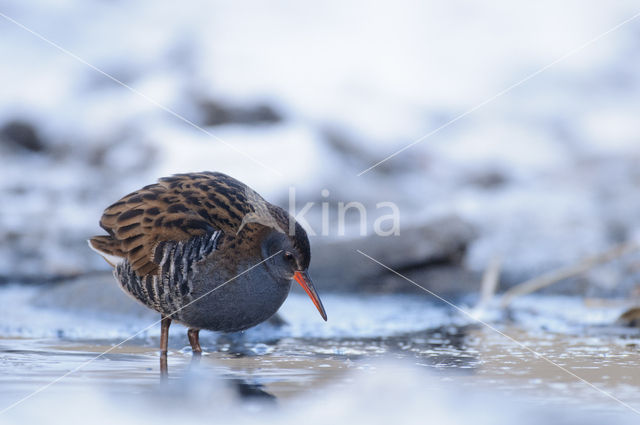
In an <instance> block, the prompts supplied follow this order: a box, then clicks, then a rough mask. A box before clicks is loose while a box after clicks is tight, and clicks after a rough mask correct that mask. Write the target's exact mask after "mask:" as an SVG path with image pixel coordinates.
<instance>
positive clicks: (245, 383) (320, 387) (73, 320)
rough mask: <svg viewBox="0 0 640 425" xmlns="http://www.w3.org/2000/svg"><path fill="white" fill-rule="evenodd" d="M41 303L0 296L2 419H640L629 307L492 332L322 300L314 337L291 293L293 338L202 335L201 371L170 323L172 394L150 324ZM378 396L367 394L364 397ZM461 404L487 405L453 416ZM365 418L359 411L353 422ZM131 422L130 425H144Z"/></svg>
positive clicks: (408, 301)
mask: <svg viewBox="0 0 640 425" xmlns="http://www.w3.org/2000/svg"><path fill="white" fill-rule="evenodd" d="M36 291H38V289H37V288H23V287H9V288H3V289H2V290H1V291H0V297H1V298H0V299H1V300H2V303H3V304H2V306H1V307H3V310H4V311H5V312H7V313H8V314H7V318H6V319H5V320H4V321H3V324H2V328H0V329H1V333H0V335H1V336H0V370H1V371H2V374H1V375H0V410H1V409H5V408H7V407H8V406H12V404H13V403H16V402H18V404H17V405H15V406H13V407H11V409H10V410H8V411H7V412H5V413H4V415H6V416H5V417H6V418H9V419H15V420H16V421H21V420H24V418H25V417H28V418H31V419H34V418H35V419H37V418H40V419H42V418H45V417H46V416H47V414H48V413H47V412H49V411H58V410H59V407H60V405H59V403H60V400H66V401H68V400H71V399H76V398H77V397H80V398H81V399H82V398H83V397H84V398H86V397H87V394H92V396H91V397H90V399H89V400H85V401H83V406H86V407H87V409H89V410H91V411H94V410H100V408H101V407H102V408H105V406H107V407H106V408H105V409H106V411H108V412H109V413H107V414H106V416H104V417H103V419H105V421H106V419H107V418H109V420H112V419H113V417H112V414H113V408H118V410H120V409H124V408H125V407H126V406H129V404H131V403H132V400H138V401H137V402H135V403H134V404H135V405H136V406H138V407H139V405H140V404H142V405H145V403H147V404H150V405H157V404H158V403H160V405H161V406H160V407H159V410H157V411H154V414H160V413H159V412H162V411H163V410H162V409H164V408H166V406H164V407H162V405H163V404H164V402H162V400H164V397H165V396H166V395H167V394H170V397H169V398H170V399H172V400H176V399H177V400H181V403H185V404H188V405H189V406H190V408H189V409H186V410H185V411H180V410H179V409H178V411H177V412H176V414H179V415H181V417H182V418H189V417H191V416H194V418H195V417H196V416H198V415H199V414H200V413H201V412H203V411H207V409H209V408H210V407H211V406H210V405H211V404H212V402H211V400H216V402H215V403H214V405H215V406H217V408H218V409H220V407H219V405H220V402H219V400H221V399H222V400H225V402H224V403H225V406H227V407H228V406H236V408H237V409H240V410H241V411H243V412H245V410H246V406H247V400H250V402H249V403H250V405H251V406H255V405H254V404H253V403H254V402H256V401H258V402H260V401H262V402H265V403H266V405H267V406H270V405H277V406H278V407H277V408H276V409H275V411H277V412H278V413H274V412H273V411H271V410H272V409H271V407H264V406H263V404H262V403H258V405H259V406H262V407H260V408H259V409H258V410H260V411H263V410H262V409H267V411H268V412H269V413H268V416H269V418H272V419H273V420H274V421H280V420H286V419H289V420H291V418H293V417H295V414H296V413H294V410H295V409H293V407H292V406H297V405H300V403H302V404H304V405H305V406H307V408H309V406H311V408H316V409H318V408H320V407H319V406H318V404H321V405H322V406H324V407H323V408H322V409H321V411H322V412H323V414H326V413H327V409H329V410H331V409H335V408H336V406H342V407H338V409H343V410H342V411H343V413H345V412H353V409H354V408H356V407H357V406H361V405H364V406H371V409H372V412H375V410H376V406H383V405H384V403H391V402H393V403H392V405H393V406H394V408H395V407H396V406H404V408H403V409H402V412H398V413H396V416H395V418H396V419H404V420H406V421H408V420H409V419H415V418H414V416H415V415H416V414H418V413H416V412H420V411H421V409H425V411H429V412H433V411H434V409H436V406H433V405H431V403H433V399H434V395H433V394H437V397H443V398H444V399H445V401H444V405H446V404H447V403H448V402H450V403H451V404H452V406H453V407H452V408H450V409H444V410H442V412H440V414H441V417H440V420H442V421H444V422H445V423H449V422H450V423H461V422H467V421H468V420H472V419H473V420H474V422H477V421H478V418H479V417H484V416H482V414H485V415H486V417H487V418H489V417H491V418H492V419H493V420H494V421H495V422H493V423H509V421H510V420H511V418H512V415H513V416H516V417H521V416H522V415H521V413H522V411H530V413H529V414H528V415H527V417H528V418H529V419H531V420H532V423H536V422H539V420H542V419H541V418H542V415H545V414H549V412H551V414H552V416H553V417H555V418H559V417H566V418H569V419H576V418H585V420H587V421H588V420H590V419H594V416H593V414H597V415H598V418H600V417H607V418H615V419H616V420H619V421H625V420H628V421H629V423H633V422H634V420H635V421H637V419H638V417H637V415H639V414H640V413H638V412H634V411H633V410H634V409H640V348H639V343H640V333H639V332H638V330H636V329H631V328H624V327H619V326H614V325H613V324H612V323H613V322H614V320H615V318H616V317H617V316H618V315H619V314H620V312H621V311H622V310H623V309H624V308H625V305H624V304H623V303H618V302H615V301H610V302H604V303H600V304H596V305H594V304H593V303H585V302H584V301H583V300H580V299H577V298H568V297H550V296H546V297H545V296H529V297H525V298H522V299H520V300H518V301H517V302H516V303H515V305H514V308H513V309H511V310H510V311H509V312H508V314H505V313H503V312H499V311H498V310H496V309H494V310H488V311H486V312H485V313H484V314H483V315H482V317H483V319H484V320H486V321H487V324H489V325H490V326H491V327H494V328H493V329H491V328H490V327H488V326H485V325H484V324H481V323H478V322H476V321H473V320H470V319H469V318H466V317H464V316H461V315H459V314H455V313H454V312H452V311H451V309H450V308H448V307H447V306H444V305H441V304H435V303H433V302H432V301H431V300H429V299H428V297H427V296H424V297H421V296H377V297H376V296H370V297H366V298H361V297H355V296H338V295H329V296H325V297H324V298H325V305H326V306H327V310H328V313H329V322H327V323H324V322H322V320H321V319H320V318H318V317H315V316H316V315H317V313H316V312H315V311H314V310H313V306H312V305H311V304H310V303H309V302H308V300H307V299H306V298H305V297H304V296H300V295H298V294H292V296H291V297H290V299H289V300H288V301H287V303H285V306H284V307H283V309H282V310H281V314H282V316H283V318H284V319H285V320H286V322H287V323H288V324H286V325H284V326H273V325H261V326H260V327H257V328H254V329H252V330H249V331H247V332H245V333H242V334H233V335H217V334H214V333H205V332H203V335H202V341H201V342H202V344H203V349H204V350H205V355H204V356H203V357H202V358H201V360H200V361H199V362H197V363H195V362H194V361H193V360H192V356H191V352H190V348H189V347H188V343H187V339H186V330H185V329H184V328H183V327H181V326H179V325H172V327H171V338H170V352H169V356H168V362H169V381H168V382H167V383H161V380H160V376H159V360H158V351H157V350H158V349H157V347H158V334H159V326H158V325H157V324H154V321H155V316H152V315H150V316H147V315H145V314H142V316H140V315H139V314H138V313H136V314H130V315H128V314H119V315H110V314H106V313H99V314H89V313H86V312H82V311H80V312H79V311H76V310H74V309H72V308H66V309H59V308H55V307H47V308H44V307H41V306H38V307H36V306H33V304H30V303H29V300H32V299H33V298H32V297H33V295H34V294H35V293H37V292H36ZM149 325H152V326H151V327H149ZM146 327H149V328H148V329H147V330H145V331H143V332H141V333H139V334H138V335H136V333H137V332H138V331H139V330H140V329H144V328H146ZM132 335H136V336H134V337H132V338H131V339H129V340H127V341H126V342H124V343H122V341H123V340H125V339H127V338H129V337H131V336H132ZM516 341H517V342H516ZM118 344H120V345H118ZM519 344H522V345H519ZM529 349H530V350H532V351H534V352H535V353H534V352H531V351H529ZM105 351H109V352H107V353H106V354H102V353H104V352H105ZM536 353H538V354H540V355H542V356H544V358H542V357H539V356H538V355H536ZM54 381H55V383H53V384H51V383H52V382H54ZM202 385H205V387H206V388H205V389H204V390H203V388H202ZM44 386H46V388H45V389H44V390H42V391H40V390H41V389H42V388H43V387H44ZM377 386H380V387H381V388H382V389H381V390H380V391H377V392H370V393H367V391H366V389H363V388H365V387H366V388H367V389H369V388H376V387H377ZM212 388H213V389H212ZM37 391H40V392H38V393H36V394H35V395H33V394H34V392H37ZM387 391H388V393H387ZM176 394H178V395H176ZM381 396H383V398H384V400H383V401H380V400H379V397H381ZM24 397H28V399H26V400H24V401H20V400H22V399H23V398H24ZM140 397H143V399H144V401H142V400H139V399H140ZM461 397H463V398H461ZM484 397H488V401H486V400H485V399H484ZM194 400H195V401H194ZM319 400H322V402H320V401H319ZM415 400H419V401H420V402H419V404H417V405H414V404H412V403H418V402H417V401H415ZM447 400H448V401H447ZM474 400H475V401H474ZM478 400H480V401H478ZM505 400H508V401H509V403H508V406H506V405H505V404H504V401H505ZM407 403H411V404H410V405H408V406H407ZM456 403H459V405H460V406H463V407H464V406H466V405H467V404H469V405H470V406H475V405H479V406H482V407H477V406H476V407H475V408H469V409H467V408H464V409H460V411H459V412H458V411H457V410H458V408H457V407H455V406H456ZM441 405H442V403H439V404H438V406H441ZM129 407H130V406H129ZM127 408H128V407H127ZM540 408H544V409H542V410H540ZM292 409H293V410H292ZM474 409H475V410H474ZM80 410H82V409H80ZM125 410H126V409H125ZM386 410H389V409H386ZM386 410H385V412H386ZM436 410H437V409H436ZM251 411H253V410H251V409H249V412H251ZM367 411H368V408H365V409H364V410H363V409H362V408H357V412H358V413H359V414H365V415H366V414H367ZM479 411H480V412H482V414H481V413H479ZM74 412H75V410H74ZM216 412H218V413H216V414H224V415H233V417H234V418H235V417H236V414H237V412H236V411H234V410H233V409H232V411H226V410H225V412H226V413H220V412H219V411H216ZM554 412H555V413H554ZM63 413H64V410H63ZM66 413H67V414H69V415H71V413H70V412H66ZM165 413H166V412H165ZM165 413H162V414H163V415H164V414H165ZM245 413H246V412H245ZM556 413H557V415H556ZM73 414H77V412H75V413H73ZM139 414H140V412H137V413H135V412H134V413H131V414H127V415H126V418H129V419H131V418H137V419H136V420H137V421H138V422H139V419H141V418H139V417H138V416H139ZM166 414H168V413H166ZM345 414H346V413H345ZM382 414H383V413H382V412H378V413H376V414H373V413H372V414H371V415H372V416H371V418H370V419H376V418H378V419H379V418H381V417H382V416H380V415H382ZM398 415H399V416H398ZM558 415H559V416H558ZM66 417H67V416H65V415H64V414H63V415H62V416H60V417H59V419H60V422H64V421H65V420H66V419H64V418H66ZM152 417H153V415H152V416H144V415H143V418H142V419H144V418H146V419H150V418H152ZM501 418H502V420H503V421H501ZM63 419H64V420H63ZM245 419H247V420H249V421H250V417H249V418H245ZM265 420H266V419H265ZM594 420H595V419H594ZM54 422H55V421H54ZM587 423H589V422H587ZM594 423H596V422H594Z"/></svg>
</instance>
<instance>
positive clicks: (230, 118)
mask: <svg viewBox="0 0 640 425" xmlns="http://www.w3.org/2000/svg"><path fill="white" fill-rule="evenodd" d="M198 109H199V111H200V114H201V122H202V125H205V126H215V125H224V124H243V125H261V124H275V123H278V122H280V121H282V116H281V115H280V113H278V111H276V110H275V109H274V108H273V107H271V106H270V105H267V104H257V105H254V106H234V105H227V104H223V103H221V102H218V101H215V100H211V99H208V100H203V101H200V102H199V103H198Z"/></svg>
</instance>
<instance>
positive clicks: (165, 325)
mask: <svg viewBox="0 0 640 425" xmlns="http://www.w3.org/2000/svg"><path fill="white" fill-rule="evenodd" d="M169 326H171V318H170V317H166V316H162V320H160V376H161V377H162V378H163V379H166V378H167V377H168V376H169V368H168V366H167V348H168V345H169Z"/></svg>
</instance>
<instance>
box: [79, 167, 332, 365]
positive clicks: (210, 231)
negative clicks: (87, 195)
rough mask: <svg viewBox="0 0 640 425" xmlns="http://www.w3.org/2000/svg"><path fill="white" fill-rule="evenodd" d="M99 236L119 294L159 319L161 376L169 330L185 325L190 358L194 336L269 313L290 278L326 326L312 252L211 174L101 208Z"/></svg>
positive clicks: (288, 227)
mask: <svg viewBox="0 0 640 425" xmlns="http://www.w3.org/2000/svg"><path fill="white" fill-rule="evenodd" d="M100 227H102V228H103V229H104V230H105V231H106V232H107V235H99V236H94V237H92V238H90V239H89V241H88V242H89V246H90V248H91V249H93V250H94V251H96V252H97V253H98V254H100V255H101V256H102V257H103V258H104V259H105V260H106V261H107V262H108V263H109V264H110V265H111V266H112V267H113V269H114V270H113V274H114V277H115V278H116V280H117V281H118V283H119V285H120V287H121V288H122V289H123V290H124V292H125V293H127V294H128V295H130V296H131V297H133V298H134V299H135V300H136V301H138V302H140V303H142V304H143V305H145V306H146V307H149V308H151V309H153V310H155V311H156V312H158V313H160V317H161V318H160V323H161V332H160V354H161V370H162V369H163V367H162V366H163V363H162V359H163V358H164V371H165V372H166V356H167V349H168V337H169V326H170V325H171V322H172V321H174V320H175V321H176V322H178V323H181V324H183V325H185V326H186V327H187V328H188V331H187V336H188V339H189V343H190V345H191V348H192V352H193V354H194V356H196V355H198V356H199V355H200V354H201V353H202V348H201V346H200V342H199V332H200V330H202V329H204V330H211V331H219V332H236V331H242V330H245V329H248V328H250V327H252V326H255V325H257V324H259V323H261V322H263V321H265V320H267V319H269V318H270V317H271V316H273V315H274V314H275V313H276V312H277V311H278V309H279V308H280V306H281V305H282V304H283V303H284V301H285V299H286V298H287V296H288V294H289V291H290V288H291V283H292V281H293V280H295V281H296V282H297V283H298V284H299V285H300V286H302V288H303V289H304V291H305V292H306V293H307V294H308V296H309V297H310V298H311V300H312V302H313V304H314V305H315V307H316V308H317V310H318V311H319V312H320V315H321V316H322V318H323V319H324V320H325V321H326V320H327V314H326V312H325V309H324V306H323V304H322V301H321V299H320V296H319V295H318V292H317V291H316V289H315V286H314V284H313V281H312V280H311V277H310V276H309V271H308V269H309V263H310V260H311V249H310V244H309V238H308V237H307V233H306V232H305V230H304V229H303V228H302V226H301V225H300V224H299V223H297V222H296V220H295V218H294V217H292V216H291V215H290V214H289V213H288V212H287V211H285V210H284V209H283V208H281V207H278V206H276V205H273V204H271V203H269V202H267V201H266V200H265V199H264V198H262V197H261V196H260V195H259V194H258V193H256V192H255V191H254V190H253V189H251V188H250V187H249V186H247V185H245V184H244V183H242V182H240V181H238V180H236V179H235V178H233V177H230V176H228V175H226V174H223V173H219V172H210V171H204V172H198V173H183V174H175V175H172V176H170V177H164V178H160V179H158V180H157V182H156V183H154V184H150V185H147V186H144V187H143V188H142V189H139V190H136V191H134V192H132V193H130V194H128V195H126V196H124V197H123V198H121V199H120V200H119V201H117V202H115V203H114V204H112V205H110V206H109V207H107V208H106V209H105V211H104V213H103V215H102V218H101V219H100Z"/></svg>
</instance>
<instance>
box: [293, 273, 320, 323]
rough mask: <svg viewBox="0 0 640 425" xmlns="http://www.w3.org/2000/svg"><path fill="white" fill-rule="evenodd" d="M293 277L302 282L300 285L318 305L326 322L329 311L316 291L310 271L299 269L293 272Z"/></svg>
mask: <svg viewBox="0 0 640 425" xmlns="http://www.w3.org/2000/svg"><path fill="white" fill-rule="evenodd" d="M293 278H294V279H295V280H296V282H298V283H299V284H300V286H302V289H304V292H306V293H307V295H309V298H311V301H313V304H314V305H315V306H316V308H317V309H318V311H319V312H320V316H322V318H323V319H324V321H325V322H326V321H327V313H326V312H325V311H324V306H323V305H322V301H320V297H319V296H318V293H317V292H316V288H314V286H313V282H312V281H311V278H310V277H309V273H308V272H307V271H306V270H304V271H297V272H295V273H294V274H293Z"/></svg>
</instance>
